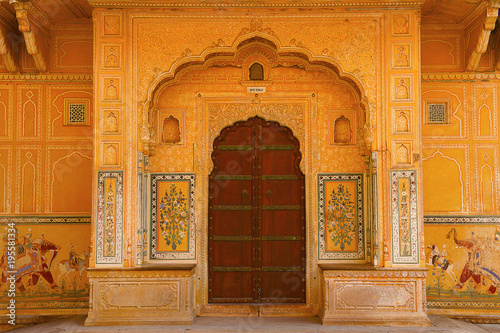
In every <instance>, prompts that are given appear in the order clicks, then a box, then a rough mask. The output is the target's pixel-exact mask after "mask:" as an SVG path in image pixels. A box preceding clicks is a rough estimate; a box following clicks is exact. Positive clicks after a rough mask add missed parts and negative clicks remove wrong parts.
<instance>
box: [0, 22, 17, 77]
mask: <svg viewBox="0 0 500 333" xmlns="http://www.w3.org/2000/svg"><path fill="white" fill-rule="evenodd" d="M0 55H1V56H2V60H3V64H4V65H5V68H6V69H7V70H8V71H9V72H11V73H14V72H18V71H19V67H18V66H17V62H16V56H15V54H14V52H13V49H12V45H11V43H10V40H9V38H8V34H7V33H6V32H5V29H4V28H3V27H2V26H0Z"/></svg>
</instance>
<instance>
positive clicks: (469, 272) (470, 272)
mask: <svg viewBox="0 0 500 333" xmlns="http://www.w3.org/2000/svg"><path fill="white" fill-rule="evenodd" d="M452 236H453V240H454V242H455V244H456V245H458V246H460V247H464V248H466V249H467V251H468V252H469V253H468V260H467V263H466V264H465V266H464V268H463V270H462V273H461V275H460V278H459V281H458V283H457V284H456V285H455V289H462V288H463V287H464V284H465V282H467V280H469V279H470V278H472V279H473V280H474V282H476V283H477V284H486V281H484V278H487V279H489V280H491V286H490V288H489V289H488V290H487V291H486V293H488V294H494V293H496V291H497V287H498V286H499V285H500V241H498V240H496V239H494V238H486V237H478V236H476V235H475V234H474V233H472V235H471V238H469V239H458V238H457V231H456V230H455V228H452V229H451V230H450V231H449V232H448V234H447V235H446V238H450V237H452Z"/></svg>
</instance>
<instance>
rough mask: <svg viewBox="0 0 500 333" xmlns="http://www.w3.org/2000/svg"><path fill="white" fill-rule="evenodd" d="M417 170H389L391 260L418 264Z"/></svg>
mask: <svg viewBox="0 0 500 333" xmlns="http://www.w3.org/2000/svg"><path fill="white" fill-rule="evenodd" d="M417 207H418V205H417V172H416V171H415V170H401V171H399V170H393V171H391V220H392V260H393V262H394V263H395V264H418V234H419V233H418V208H417Z"/></svg>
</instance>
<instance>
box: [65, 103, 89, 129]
mask: <svg viewBox="0 0 500 333" xmlns="http://www.w3.org/2000/svg"><path fill="white" fill-rule="evenodd" d="M68 112H69V117H68V123H69V124H85V104H70V105H69V110H68Z"/></svg>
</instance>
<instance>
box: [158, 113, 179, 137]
mask: <svg viewBox="0 0 500 333" xmlns="http://www.w3.org/2000/svg"><path fill="white" fill-rule="evenodd" d="M180 141H181V130H180V127H179V120H178V119H177V118H175V117H174V116H172V115H171V116H170V117H168V118H165V119H164V120H163V126H162V133H161V142H162V143H179V142H180Z"/></svg>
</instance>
